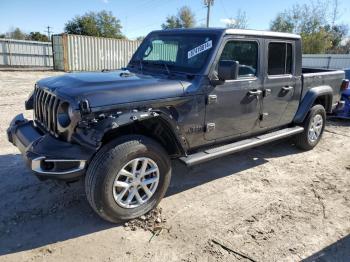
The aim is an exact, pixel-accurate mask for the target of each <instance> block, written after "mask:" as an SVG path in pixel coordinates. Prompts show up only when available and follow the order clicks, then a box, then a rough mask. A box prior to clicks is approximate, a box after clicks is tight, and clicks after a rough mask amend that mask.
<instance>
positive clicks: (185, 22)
mask: <svg viewBox="0 0 350 262" xmlns="http://www.w3.org/2000/svg"><path fill="white" fill-rule="evenodd" d="M195 26H196V19H195V15H194V13H193V12H192V10H191V9H190V8H189V7H188V6H183V7H181V8H180V9H179V11H178V13H177V15H170V16H167V18H166V20H165V23H163V24H162V29H173V28H191V27H195Z"/></svg>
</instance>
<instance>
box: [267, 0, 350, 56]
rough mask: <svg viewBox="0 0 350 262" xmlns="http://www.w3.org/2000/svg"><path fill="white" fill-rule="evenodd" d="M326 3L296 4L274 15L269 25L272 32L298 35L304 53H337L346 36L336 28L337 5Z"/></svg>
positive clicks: (344, 28)
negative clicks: (301, 41) (334, 51)
mask: <svg viewBox="0 0 350 262" xmlns="http://www.w3.org/2000/svg"><path fill="white" fill-rule="evenodd" d="M330 4H331V2H329V1H327V0H323V1H322V0H320V1H317V2H311V3H309V4H303V5H299V4H296V5H294V6H293V7H292V8H290V9H286V10H284V11H283V12H280V13H278V14H277V16H276V18H275V19H274V20H273V21H272V22H271V24H270V29H271V30H272V31H279V32H289V33H296V34H300V35H301V37H302V40H303V52H304V53H311V54H314V53H326V52H333V51H332V50H338V49H339V48H338V47H339V46H340V45H341V42H342V40H343V39H344V37H345V36H346V35H347V32H348V29H347V26H345V25H337V24H336V19H337V17H338V15H337V14H338V10H337V9H338V2H337V0H334V2H333V5H332V6H330Z"/></svg>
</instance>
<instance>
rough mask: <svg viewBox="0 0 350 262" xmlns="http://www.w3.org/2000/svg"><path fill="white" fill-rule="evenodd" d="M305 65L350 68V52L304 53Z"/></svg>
mask: <svg viewBox="0 0 350 262" xmlns="http://www.w3.org/2000/svg"><path fill="white" fill-rule="evenodd" d="M303 67H314V68H325V69H345V68H350V54H348V55H331V54H322V55H308V54H305V55H303Z"/></svg>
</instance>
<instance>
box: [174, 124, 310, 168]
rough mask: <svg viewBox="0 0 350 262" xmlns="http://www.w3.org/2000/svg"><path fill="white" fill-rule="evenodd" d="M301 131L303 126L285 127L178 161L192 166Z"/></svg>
mask: <svg viewBox="0 0 350 262" xmlns="http://www.w3.org/2000/svg"><path fill="white" fill-rule="evenodd" d="M303 131H304V128H303V127H300V126H295V127H290V128H285V129H281V130H278V131H275V132H271V133H267V134H264V135H260V136H257V137H253V138H249V139H245V140H241V141H238V142H234V143H231V144H227V145H223V146H219V147H216V148H210V149H207V150H204V151H202V152H198V153H194V154H192V155H188V156H186V157H181V158H180V161H182V162H184V163H185V164H186V165H187V166H193V165H197V164H200V163H203V162H206V161H208V160H212V159H215V158H219V157H222V156H226V155H230V154H232V153H236V152H239V151H243V150H246V149H250V148H253V147H256V146H260V145H263V144H266V143H269V142H272V141H275V140H278V139H281V138H285V137H289V136H292V135H296V134H299V133H301V132H303Z"/></svg>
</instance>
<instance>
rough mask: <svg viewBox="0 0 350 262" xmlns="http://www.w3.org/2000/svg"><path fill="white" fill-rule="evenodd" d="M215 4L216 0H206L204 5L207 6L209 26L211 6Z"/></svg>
mask: <svg viewBox="0 0 350 262" xmlns="http://www.w3.org/2000/svg"><path fill="white" fill-rule="evenodd" d="M213 4H214V0H204V5H205V6H206V7H207V27H209V18H210V6H212V5H213Z"/></svg>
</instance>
